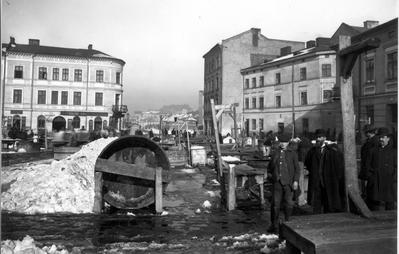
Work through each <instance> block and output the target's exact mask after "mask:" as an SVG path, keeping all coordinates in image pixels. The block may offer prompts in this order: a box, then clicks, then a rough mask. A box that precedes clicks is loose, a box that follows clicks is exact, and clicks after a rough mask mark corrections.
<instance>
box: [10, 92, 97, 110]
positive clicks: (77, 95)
mask: <svg viewBox="0 0 399 254" xmlns="http://www.w3.org/2000/svg"><path fill="white" fill-rule="evenodd" d="M46 98H47V97H46V90H39V91H37V104H46ZM13 103H22V89H14V95H13ZM51 104H52V105H58V91H51ZM81 104H82V92H73V105H81ZM61 105H68V91H61ZM95 105H96V106H103V93H96V94H95Z"/></svg>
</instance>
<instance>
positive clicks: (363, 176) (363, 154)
mask: <svg viewBox="0 0 399 254" xmlns="http://www.w3.org/2000/svg"><path fill="white" fill-rule="evenodd" d="M364 133H365V135H366V137H367V139H366V142H365V143H364V144H363V145H362V148H361V150H360V173H359V179H360V180H361V181H362V183H361V186H362V196H363V198H366V190H365V187H366V182H367V167H366V160H367V158H368V156H369V154H370V152H371V151H372V149H373V148H376V147H378V144H379V140H378V136H377V135H376V134H377V129H376V128H374V127H372V126H370V125H367V126H366V127H365V129H364Z"/></svg>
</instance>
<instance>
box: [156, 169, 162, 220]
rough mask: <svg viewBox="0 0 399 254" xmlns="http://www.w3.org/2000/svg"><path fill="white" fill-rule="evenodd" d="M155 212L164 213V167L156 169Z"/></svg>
mask: <svg viewBox="0 0 399 254" xmlns="http://www.w3.org/2000/svg"><path fill="white" fill-rule="evenodd" d="M155 212H156V213H162V168H161V167H157V168H156V169H155Z"/></svg>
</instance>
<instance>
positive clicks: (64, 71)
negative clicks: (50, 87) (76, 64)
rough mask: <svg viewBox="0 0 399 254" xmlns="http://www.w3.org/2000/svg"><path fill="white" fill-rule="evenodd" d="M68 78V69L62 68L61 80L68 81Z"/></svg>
mask: <svg viewBox="0 0 399 254" xmlns="http://www.w3.org/2000/svg"><path fill="white" fill-rule="evenodd" d="M68 79H69V70H68V69H62V80H63V81H68Z"/></svg>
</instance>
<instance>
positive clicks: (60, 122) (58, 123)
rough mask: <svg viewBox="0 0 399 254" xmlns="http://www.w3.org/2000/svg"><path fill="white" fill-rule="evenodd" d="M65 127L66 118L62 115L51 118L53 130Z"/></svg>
mask: <svg viewBox="0 0 399 254" xmlns="http://www.w3.org/2000/svg"><path fill="white" fill-rule="evenodd" d="M65 129H66V120H65V118H63V117H62V116H57V117H55V118H54V119H53V131H61V130H65Z"/></svg>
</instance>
